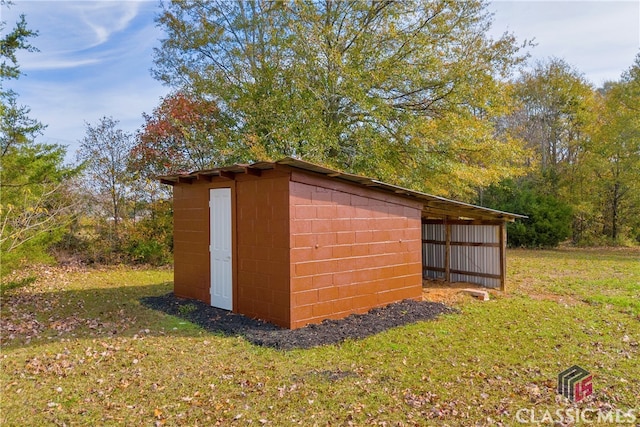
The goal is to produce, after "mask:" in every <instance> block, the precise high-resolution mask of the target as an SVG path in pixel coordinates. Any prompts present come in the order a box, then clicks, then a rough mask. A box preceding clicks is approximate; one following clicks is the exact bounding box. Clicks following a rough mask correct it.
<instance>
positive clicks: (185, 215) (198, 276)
mask: <svg viewBox="0 0 640 427" xmlns="http://www.w3.org/2000/svg"><path fill="white" fill-rule="evenodd" d="M230 185H231V186H232V185H233V183H229V182H218V183H215V182H214V183H208V182H202V181H195V182H194V183H193V184H182V185H175V186H174V187H173V253H174V255H173V257H174V273H173V274H174V293H175V294H176V296H179V297H182V298H193V299H197V300H200V301H203V302H206V303H207V304H209V302H210V301H211V299H210V289H211V278H210V273H209V272H210V270H209V263H210V260H209V188H219V187H229V186H230Z"/></svg>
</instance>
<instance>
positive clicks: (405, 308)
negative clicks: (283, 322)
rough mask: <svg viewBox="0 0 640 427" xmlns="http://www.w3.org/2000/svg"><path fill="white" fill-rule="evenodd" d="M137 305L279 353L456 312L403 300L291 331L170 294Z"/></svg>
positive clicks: (450, 309) (438, 305)
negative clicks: (362, 312)
mask: <svg viewBox="0 0 640 427" xmlns="http://www.w3.org/2000/svg"><path fill="white" fill-rule="evenodd" d="M141 301H142V303H143V304H144V305H146V306H147V307H150V308H153V309H155V310H159V311H162V312H164V313H167V314H170V315H172V316H177V317H180V318H182V319H185V320H188V321H190V322H192V323H195V324H197V325H199V326H200V327H202V328H204V329H206V330H207V331H209V332H212V333H220V334H223V335H229V336H242V337H244V338H245V339H246V340H247V341H249V342H251V343H253V344H256V345H261V346H265V347H273V348H277V349H282V350H291V349H296V348H311V347H316V346H321V345H326V344H337V343H340V342H342V341H345V340H347V339H361V338H365V337H368V336H371V335H375V334H377V333H379V332H383V331H386V330H388V329H391V328H395V327H397V326H403V325H407V324H410V323H415V322H418V321H421V320H431V319H434V318H436V317H437V316H438V315H440V314H448V313H457V312H458V311H457V310H456V309H454V308H451V307H448V306H446V305H444V304H442V303H438V302H430V301H413V300H404V301H401V302H398V303H394V304H390V305H388V306H386V307H381V308H374V309H373V310H370V311H369V312H367V313H365V314H352V315H350V316H348V317H346V318H344V319H340V320H324V321H323V322H322V323H320V324H312V325H307V326H305V327H303V328H299V329H293V330H291V329H284V328H280V327H279V326H276V325H273V324H271V323H268V322H263V321H260V320H256V319H251V318H248V317H246V316H243V315H242V314H237V313H231V312H228V311H226V310H221V309H219V308H215V307H211V306H210V305H208V304H205V303H203V302H201V301H196V300H190V299H183V298H176V297H175V296H174V295H173V292H170V293H168V294H165V295H160V296H156V297H146V298H142V300H141Z"/></svg>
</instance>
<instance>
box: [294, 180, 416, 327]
mask: <svg viewBox="0 0 640 427" xmlns="http://www.w3.org/2000/svg"><path fill="white" fill-rule="evenodd" d="M289 202H290V206H289V216H290V230H291V233H290V237H289V242H290V246H291V255H290V259H291V263H290V267H289V269H290V270H289V271H290V275H291V328H297V327H301V326H304V325H306V324H308V323H318V322H321V321H322V320H324V319H338V318H343V317H346V316H348V315H349V314H352V313H364V312H367V311H368V310H370V309H371V308H374V307H379V306H384V305H387V304H390V303H393V302H397V301H400V300H403V299H406V298H411V299H420V298H421V296H422V248H421V219H420V214H421V209H422V205H421V204H419V203H415V202H412V201H410V200H407V199H404V198H401V197H397V196H394V195H388V194H385V193H380V192H376V191H374V190H369V189H363V188H360V187H356V186H353V185H349V184H346V183H340V182H335V181H329V180H326V179H321V178H317V177H314V176H311V175H307V174H304V173H299V172H296V171H293V172H292V174H291V181H290V183H289Z"/></svg>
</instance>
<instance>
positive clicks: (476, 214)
mask: <svg viewBox="0 0 640 427" xmlns="http://www.w3.org/2000/svg"><path fill="white" fill-rule="evenodd" d="M276 165H283V166H288V167H292V168H296V169H300V170H304V171H308V172H313V173H317V174H321V175H324V176H325V177H327V178H328V179H335V180H342V181H348V182H351V183H354V184H358V185H362V186H366V187H369V188H374V189H376V190H380V191H386V192H390V193H394V194H397V195H399V196H403V197H409V198H412V199H417V200H419V201H421V202H423V203H424V210H425V211H426V212H427V213H429V212H431V213H432V214H435V215H441V216H442V215H451V216H458V217H463V218H471V219H498V220H503V221H513V220H515V219H516V218H526V216H524V215H518V214H514V213H509V212H503V211H498V210H495V209H489V208H485V207H481V206H476V205H471V204H469V203H464V202H459V201H456V200H450V199H446V198H444V197H439V196H434V195H432V194H427V193H422V192H419V191H415V190H410V189H408V188H403V187H399V186H397V185H393V184H387V183H385V182H382V181H378V180H375V179H372V178H367V177H364V176H360V175H354V174H350V173H345V172H340V171H337V170H334V169H329V168H327V167H324V166H320V165H317V164H314V163H309V162H306V161H304V160H299V159H295V158H293V157H285V158H284V159H281V160H278V161H276V162H265V161H262V162H255V163H252V164H249V165H245V164H236V165H231V166H227V167H221V168H215V169H208V170H201V171H195V172H191V173H188V174H175V175H166V176H159V177H157V179H158V180H160V181H161V182H162V183H165V184H170V185H173V184H175V183H177V182H179V181H184V180H189V179H190V178H191V179H194V178H197V177H198V176H199V175H204V176H224V175H226V174H228V173H249V171H248V170H249V169H254V170H255V169H258V170H269V169H274V168H276ZM452 211H453V212H452Z"/></svg>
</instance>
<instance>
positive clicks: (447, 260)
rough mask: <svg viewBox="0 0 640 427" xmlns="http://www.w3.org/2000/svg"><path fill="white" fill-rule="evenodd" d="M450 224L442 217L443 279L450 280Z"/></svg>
mask: <svg viewBox="0 0 640 427" xmlns="http://www.w3.org/2000/svg"><path fill="white" fill-rule="evenodd" d="M449 270H451V224H449V223H448V222H447V219H446V218H445V219H444V280H445V281H446V282H451V273H450V271H449Z"/></svg>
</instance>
